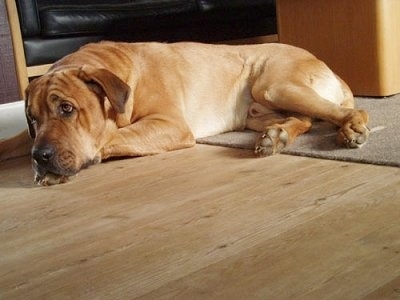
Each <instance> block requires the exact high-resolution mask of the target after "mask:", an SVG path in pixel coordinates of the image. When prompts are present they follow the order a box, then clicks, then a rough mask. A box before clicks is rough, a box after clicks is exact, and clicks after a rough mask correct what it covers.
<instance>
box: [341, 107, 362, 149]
mask: <svg viewBox="0 0 400 300" xmlns="http://www.w3.org/2000/svg"><path fill="white" fill-rule="evenodd" d="M367 121H368V115H367V113H366V112H364V111H362V110H359V111H355V112H354V114H353V115H352V116H351V118H350V119H349V120H348V121H347V122H346V123H345V124H344V125H343V126H342V128H340V129H339V132H338V134H337V136H336V142H337V143H338V144H339V145H341V146H344V147H346V148H361V147H362V146H363V145H364V144H365V143H366V142H367V140H368V136H369V129H368V127H367V125H366V123H367Z"/></svg>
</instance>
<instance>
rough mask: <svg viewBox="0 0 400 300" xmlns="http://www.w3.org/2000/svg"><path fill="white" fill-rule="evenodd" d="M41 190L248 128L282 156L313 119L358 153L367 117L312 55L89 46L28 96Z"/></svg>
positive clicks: (274, 47) (20, 148) (4, 152)
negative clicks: (99, 167) (122, 161)
mask: <svg viewBox="0 0 400 300" xmlns="http://www.w3.org/2000/svg"><path fill="white" fill-rule="evenodd" d="M26 94H27V99H26V114H27V119H28V124H29V133H30V136H31V138H32V139H34V141H33V147H32V152H31V153H32V158H33V159H32V161H33V168H34V171H35V182H36V183H39V184H42V185H48V184H54V183H60V182H64V181H65V180H66V179H67V178H68V177H70V176H73V175H75V174H77V173H78V172H79V171H80V170H81V169H82V168H84V167H86V166H88V165H90V164H93V163H98V162H100V161H101V160H104V159H107V158H110V157H118V156H142V155H150V154H156V153H160V152H164V151H170V150H175V149H181V148H185V147H191V146H193V145H194V144H195V140H196V138H200V137H205V136H209V135H214V134H218V133H222V132H227V131H232V130H242V129H244V128H249V129H253V130H256V131H260V132H262V134H261V136H260V138H259V140H258V141H257V143H256V145H255V153H256V154H257V155H259V156H265V155H270V154H274V153H278V152H280V151H281V150H282V149H283V148H284V147H285V145H287V144H288V143H291V142H293V140H294V139H295V138H296V136H298V135H300V134H302V133H305V132H307V131H308V130H309V129H310V128H311V125H312V119H314V118H319V119H323V120H327V121H329V122H332V123H334V124H336V125H337V126H339V132H338V135H337V142H338V143H339V144H340V145H343V146H346V147H350V148H357V147H360V146H362V145H363V144H364V143H365V142H366V140H367V137H368V132H369V131H368V129H367V126H366V123H367V121H368V115H367V113H366V112H364V111H362V110H355V109H353V105H354V101H353V95H352V93H351V91H350V89H349V88H348V86H347V85H346V84H345V83H344V82H343V81H342V80H341V79H339V78H338V77H337V76H336V75H335V74H334V73H333V72H332V71H331V70H330V69H329V68H328V67H327V66H326V65H325V64H324V63H323V62H321V61H320V60H318V59H316V58H315V57H314V56H313V55H311V54H310V53H309V52H307V51H305V50H302V49H299V48H296V47H292V46H288V45H282V44H263V45H245V46H226V45H205V44H197V43H176V44H160V43H136V44H128V43H113V42H102V43H98V44H90V45H87V46H85V47H83V48H81V49H80V50H79V51H77V52H75V53H73V54H71V55H69V56H66V57H65V58H63V59H61V60H60V61H58V62H57V63H55V64H54V66H53V67H52V68H51V69H50V71H49V72H48V73H47V74H45V75H43V76H42V77H40V78H38V79H36V80H34V81H32V82H31V84H30V85H29V87H28V89H27V93H26ZM27 145H29V137H28V134H27V133H26V132H25V133H24V132H23V133H21V134H19V135H18V136H16V137H14V138H11V139H9V140H6V141H3V142H1V143H0V159H5V158H8V157H10V156H17V155H21V154H24V153H26V151H27V149H28V148H27Z"/></svg>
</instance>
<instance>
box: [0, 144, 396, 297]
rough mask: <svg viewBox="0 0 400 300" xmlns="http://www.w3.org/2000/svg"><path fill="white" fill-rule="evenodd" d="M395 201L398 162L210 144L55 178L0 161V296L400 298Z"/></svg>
mask: <svg viewBox="0 0 400 300" xmlns="http://www.w3.org/2000/svg"><path fill="white" fill-rule="evenodd" d="M355 151H356V150H355ZM399 199H400V170H399V169H398V168H391V167H381V166H372V165H366V164H353V163H347V162H334V161H328V160H318V159H310V158H303V157H294V156H286V155H278V156H274V157H270V158H265V159H257V158H254V157H253V155H252V153H251V151H247V150H238V149H228V148H222V147H212V146H206V145H197V146H196V147H194V148H191V149H187V150H182V151H176V152H170V153H166V154H162V155H156V156H151V157H144V158H135V159H128V160H119V161H112V162H108V163H104V164H102V165H98V166H93V167H90V168H89V169H87V170H84V171H82V172H81V173H80V174H79V176H77V177H76V178H74V179H73V180H72V181H71V182H69V183H67V184H64V185H58V186H54V187H34V186H33V185H32V171H31V168H30V165H29V159H28V158H21V159H18V160H13V161H9V162H5V163H1V164H0V298H1V299H296V298H297V299H359V298H361V297H370V298H371V299H376V298H373V297H375V296H377V298H379V297H380V296H382V295H383V296H385V297H398V296H399V295H400V293H399V288H400V286H399V285H398V284H399V282H400V281H399V278H400V273H399V270H400V259H399V255H400V235H399V232H400V222H399V219H400V201H399Z"/></svg>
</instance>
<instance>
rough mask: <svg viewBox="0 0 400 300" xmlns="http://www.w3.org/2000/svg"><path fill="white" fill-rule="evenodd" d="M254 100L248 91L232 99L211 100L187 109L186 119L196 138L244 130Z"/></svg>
mask: <svg viewBox="0 0 400 300" xmlns="http://www.w3.org/2000/svg"><path fill="white" fill-rule="evenodd" d="M251 102H252V98H251V96H250V93H249V92H248V91H246V92H243V93H241V94H240V95H238V96H232V97H231V99H228V100H225V101H221V99H209V101H207V102H206V103H198V101H195V103H197V105H194V106H191V107H189V108H186V113H185V118H186V122H187V124H188V125H189V127H190V129H191V131H192V134H193V136H194V137H195V138H202V137H206V136H211V135H215V134H219V133H223V132H227V131H234V130H243V129H244V128H245V125H246V118H247V115H248V109H249V105H250V103H251Z"/></svg>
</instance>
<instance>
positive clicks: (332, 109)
mask: <svg viewBox="0 0 400 300" xmlns="http://www.w3.org/2000/svg"><path fill="white" fill-rule="evenodd" d="M253 97H254V99H255V100H256V101H257V102H259V103H261V104H263V105H265V106H267V107H272V108H273V109H277V110H283V111H289V112H295V113H299V114H301V115H304V116H308V117H311V118H318V119H322V120H325V121H328V122H331V123H333V124H336V125H337V126H339V127H340V129H339V132H338V135H337V142H338V143H339V144H340V145H343V146H345V147H348V148H359V147H361V146H362V145H364V144H365V142H366V141H367V138H368V134H369V130H368V128H367V122H368V114H367V112H365V111H364V110H356V109H353V108H349V107H343V106H339V105H336V104H335V103H332V102H330V101H328V100H325V99H324V98H322V97H321V96H319V95H318V94H317V93H316V92H315V91H314V90H313V89H312V88H310V87H308V86H305V85H304V86H303V85H299V84H297V85H296V84H295V83H292V84H290V83H289V84H285V85H279V86H274V87H272V88H270V89H269V90H267V89H265V90H258V91H253Z"/></svg>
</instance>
